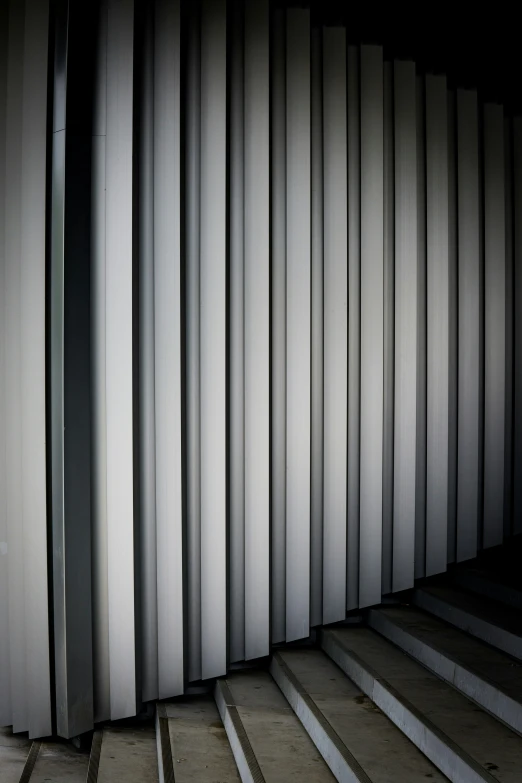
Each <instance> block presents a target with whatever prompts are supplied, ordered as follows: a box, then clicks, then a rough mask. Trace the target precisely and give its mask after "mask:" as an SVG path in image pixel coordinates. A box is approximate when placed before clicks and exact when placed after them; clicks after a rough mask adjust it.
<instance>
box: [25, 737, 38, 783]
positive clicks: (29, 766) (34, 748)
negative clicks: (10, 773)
mask: <svg viewBox="0 0 522 783" xmlns="http://www.w3.org/2000/svg"><path fill="white" fill-rule="evenodd" d="M42 744H43V743H42V742H41V741H39V740H33V742H32V743H31V747H30V748H29V753H28V754H27V758H26V760H25V764H24V768H23V770H22V774H21V775H20V783H29V780H30V778H31V775H32V774H33V770H34V767H35V764H36V762H37V760H38V756H39V754H40V750H41V748H42Z"/></svg>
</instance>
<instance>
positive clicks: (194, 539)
mask: <svg viewBox="0 0 522 783" xmlns="http://www.w3.org/2000/svg"><path fill="white" fill-rule="evenodd" d="M197 8H198V7H197V6H195V7H193V8H192V9H191V13H190V15H189V17H188V19H187V28H188V29H187V103H186V110H185V111H186V147H185V165H186V172H187V175H186V189H185V216H186V217H185V220H186V223H185V226H186V245H185V253H186V261H185V263H186V278H185V279H186V285H185V296H186V316H185V318H186V367H187V379H186V389H187V406H186V416H187V436H186V437H187V449H186V461H187V462H186V472H187V594H188V601H187V615H188V618H187V619H188V623H187V629H188V631H187V632H188V644H187V657H188V667H187V671H188V678H189V680H199V679H200V678H201V507H200V503H201V498H200V487H201V474H200V467H201V466H200V355H199V285H200V284H199V280H200V270H199V261H200V253H199V249H200V231H199V224H200V212H199V198H200V195H199V194H200V136H199V134H200V111H201V106H200V26H199V20H198V18H197Z"/></svg>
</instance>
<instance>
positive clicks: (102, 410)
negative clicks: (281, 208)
mask: <svg viewBox="0 0 522 783" xmlns="http://www.w3.org/2000/svg"><path fill="white" fill-rule="evenodd" d="M95 68H96V70H95V79H94V110H93V126H92V162H91V383H92V387H91V400H92V473H91V481H92V490H91V513H92V564H93V570H92V590H93V593H92V612H93V665H94V672H95V676H94V680H93V686H94V720H95V722H99V721H103V720H109V718H110V685H109V676H110V675H109V608H108V604H109V594H108V560H107V418H106V377H105V371H106V325H105V319H106V291H105V250H106V246H105V240H106V237H105V221H106V193H105V167H106V144H107V0H102V2H101V3H100V7H99V12H98V45H97V51H96V66H95Z"/></svg>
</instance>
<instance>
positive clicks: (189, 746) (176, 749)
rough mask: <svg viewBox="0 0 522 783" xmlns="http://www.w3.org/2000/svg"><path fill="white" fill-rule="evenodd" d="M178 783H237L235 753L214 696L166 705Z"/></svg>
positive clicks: (167, 703)
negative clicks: (195, 782)
mask: <svg viewBox="0 0 522 783" xmlns="http://www.w3.org/2000/svg"><path fill="white" fill-rule="evenodd" d="M163 706H164V710H165V714H166V717H167V719H168V726H169V738H170V747H171V752H172V759H173V766H174V773H175V779H176V783H191V781H198V783H215V781H217V780H219V781H220V783H225V781H226V783H233V782H235V781H239V780H240V778H239V773H238V770H237V767H236V763H235V761H234V756H233V754H232V749H231V747H230V745H229V743H228V739H227V735H226V732H225V729H224V726H223V723H222V722H221V718H220V716H219V712H218V709H217V707H216V703H215V701H214V699H213V697H212V696H211V695H210V694H203V695H201V696H195V697H192V698H190V699H187V700H184V701H177V702H166V703H164V705H163Z"/></svg>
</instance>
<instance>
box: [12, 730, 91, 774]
mask: <svg viewBox="0 0 522 783" xmlns="http://www.w3.org/2000/svg"><path fill="white" fill-rule="evenodd" d="M36 746H38V747H36ZM31 752H32V753H35V758H34V765H32V764H29V765H26V767H25V769H24V774H23V776H22V778H20V780H21V781H24V782H25V781H29V780H30V783H46V782H48V781H52V783H85V779H86V776H87V766H88V763H89V756H88V754H87V753H82V752H80V751H78V750H76V748H75V747H74V745H72V744H71V743H70V742H66V741H65V740H64V741H63V742H60V741H59V740H57V741H52V742H45V741H44V742H35V743H33V747H32V749H31ZM28 766H32V769H28Z"/></svg>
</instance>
